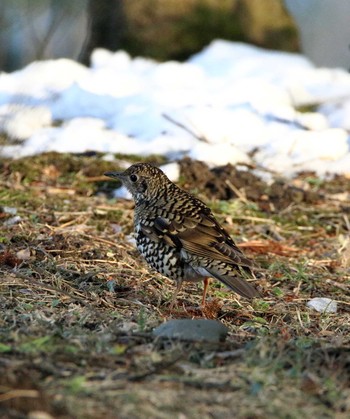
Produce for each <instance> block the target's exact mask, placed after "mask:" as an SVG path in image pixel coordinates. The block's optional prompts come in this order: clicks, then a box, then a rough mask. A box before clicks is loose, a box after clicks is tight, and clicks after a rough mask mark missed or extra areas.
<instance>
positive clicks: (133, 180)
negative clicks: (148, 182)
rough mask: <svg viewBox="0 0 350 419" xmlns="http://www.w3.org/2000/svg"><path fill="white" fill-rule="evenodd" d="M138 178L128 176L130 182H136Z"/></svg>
mask: <svg viewBox="0 0 350 419" xmlns="http://www.w3.org/2000/svg"><path fill="white" fill-rule="evenodd" d="M137 179H138V177H137V176H136V175H130V180H131V182H136V181H137Z"/></svg>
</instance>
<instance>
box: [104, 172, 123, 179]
mask: <svg viewBox="0 0 350 419" xmlns="http://www.w3.org/2000/svg"><path fill="white" fill-rule="evenodd" d="M104 175H105V176H107V177H111V178H113V179H120V180H121V179H122V178H123V172H105V173H104Z"/></svg>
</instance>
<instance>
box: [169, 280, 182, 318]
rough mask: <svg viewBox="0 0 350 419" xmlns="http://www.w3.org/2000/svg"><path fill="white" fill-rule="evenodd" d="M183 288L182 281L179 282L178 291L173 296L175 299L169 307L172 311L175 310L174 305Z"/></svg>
mask: <svg viewBox="0 0 350 419" xmlns="http://www.w3.org/2000/svg"><path fill="white" fill-rule="evenodd" d="M181 286H182V281H177V284H176V290H175V292H174V294H173V298H172V299H171V301H170V306H169V309H170V311H171V310H172V309H173V308H174V305H175V302H176V299H177V294H178V293H179V291H180V289H181Z"/></svg>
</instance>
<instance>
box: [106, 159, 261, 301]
mask: <svg viewBox="0 0 350 419" xmlns="http://www.w3.org/2000/svg"><path fill="white" fill-rule="evenodd" d="M104 175H105V176H107V177H110V178H113V179H117V180H119V181H121V182H122V184H123V185H124V186H125V187H126V188H127V189H128V190H129V192H130V193H131V195H132V198H133V199H134V201H135V209H134V230H135V238H136V245H137V248H138V250H139V252H140V253H141V255H142V256H143V258H144V259H145V260H146V262H147V263H148V265H150V266H151V267H152V268H153V269H155V270H156V271H158V272H159V273H160V274H162V275H164V276H166V277H168V278H170V279H172V280H175V282H176V284H177V286H176V290H175V293H174V295H173V298H172V300H171V304H170V308H172V307H173V305H174V303H175V301H176V299H177V295H178V292H179V291H180V289H181V286H182V283H183V281H191V282H200V281H203V282H204V289H203V296H202V306H205V301H206V294H207V289H208V284H209V278H215V279H217V280H219V281H220V282H222V283H223V284H225V285H226V286H227V287H228V288H230V289H231V290H233V291H234V292H236V293H237V294H239V295H241V296H242V297H245V298H247V299H253V298H255V297H259V296H260V293H259V292H258V291H257V289H256V288H255V287H253V285H251V284H250V283H249V282H247V280H246V279H245V278H246V277H247V276H249V275H253V271H252V269H253V267H254V264H253V262H252V260H251V259H249V258H248V257H246V256H245V255H244V254H243V252H242V251H241V250H240V249H239V248H238V247H237V245H236V244H235V242H234V240H233V239H232V238H231V236H230V235H229V234H228V232H227V231H226V230H225V229H224V228H223V227H222V226H221V225H220V223H219V222H218V221H217V219H216V218H215V216H214V214H213V213H212V211H211V209H210V208H209V207H208V206H207V205H206V204H205V203H204V202H203V201H201V200H200V199H198V198H197V197H195V196H194V195H192V194H190V193H189V192H187V191H185V190H184V189H181V188H180V187H178V186H177V185H176V184H175V183H173V182H172V181H170V180H169V178H168V177H167V176H166V175H165V173H164V172H163V171H162V170H161V169H159V168H158V167H156V166H153V165H151V164H149V163H135V164H133V165H132V166H130V167H129V168H128V169H126V170H125V171H122V172H114V171H110V172H105V173H104Z"/></svg>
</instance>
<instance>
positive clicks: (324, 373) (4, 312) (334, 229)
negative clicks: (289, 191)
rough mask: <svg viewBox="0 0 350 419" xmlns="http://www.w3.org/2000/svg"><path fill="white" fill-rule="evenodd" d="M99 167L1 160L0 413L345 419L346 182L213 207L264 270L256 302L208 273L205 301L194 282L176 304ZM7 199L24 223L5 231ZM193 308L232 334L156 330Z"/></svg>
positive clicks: (349, 205) (348, 366) (128, 209)
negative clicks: (201, 339) (326, 304)
mask: <svg viewBox="0 0 350 419" xmlns="http://www.w3.org/2000/svg"><path fill="white" fill-rule="evenodd" d="M60 159H63V161H64V162H65V166H62V164H61V163H62V162H60ZM108 164H110V163H107V162H102V161H101V160H100V158H99V157H98V156H94V157H79V158H78V157H76V156H68V155H65V156H61V157H59V156H57V155H55V156H54V157H52V156H51V155H47V156H40V157H36V158H27V159H25V160H23V161H13V162H12V161H3V162H2V163H1V162H0V168H2V175H0V204H1V207H2V209H1V210H0V226H1V230H0V306H1V317H0V412H1V413H2V415H1V416H2V417H11V418H17V417H26V415H27V414H29V413H30V412H32V415H33V412H35V411H45V412H47V414H49V415H52V417H55V418H73V417H74V418H99V417H118V418H149V417H154V418H185V417H188V418H192V417H193V418H195V417H203V418H213V417H233V416H235V417H240V418H248V417H249V418H265V417H266V418H267V417H290V418H294V417H295V418H297V417H301V416H304V417H310V418H311V417H339V418H340V417H344V418H345V417H348V415H349V412H350V390H349V388H350V386H349V384H350V374H349V371H350V363H349V362H350V312H349V306H350V297H349V288H350V281H349V279H350V275H349V258H348V257H347V254H348V252H349V240H348V237H349V219H348V214H349V212H350V211H349V209H350V201H349V199H348V198H347V196H346V195H342V197H340V196H339V191H338V190H337V182H338V184H341V189H342V190H343V191H344V192H347V193H349V187H348V186H347V187H348V189H347V190H344V183H342V182H343V179H341V178H340V179H338V180H337V179H336V180H334V181H333V182H329V184H327V183H326V182H324V183H322V186H321V187H320V186H319V183H317V185H318V186H317V188H319V189H318V192H319V193H320V195H319V196H320V197H321V196H322V199H321V198H320V199H319V200H318V201H316V202H313V203H305V202H301V203H300V202H298V203H293V202H290V205H288V206H286V208H285V209H284V210H281V211H276V212H271V211H267V210H266V208H267V207H266V205H264V206H262V205H260V204H259V203H256V202H252V201H250V200H244V201H243V200H233V201H226V202H224V201H211V202H210V204H211V205H212V207H213V209H214V211H215V212H216V214H217V215H218V217H219V218H220V220H221V221H222V222H223V223H225V226H226V227H227V229H228V230H229V231H230V233H232V235H233V236H234V237H237V241H238V242H241V243H242V248H243V249H244V251H245V252H246V253H247V254H248V255H249V256H250V257H252V258H254V259H255V261H256V263H257V265H258V266H259V267H260V269H258V271H257V277H258V281H257V283H258V284H259V287H260V290H261V292H262V294H263V298H262V299H261V300H259V301H256V302H254V303H253V304H250V303H249V302H247V301H245V300H244V299H240V298H239V297H237V296H236V295H234V294H233V293H231V292H229V291H227V290H226V289H225V288H224V287H222V286H220V284H218V283H217V282H214V281H213V282H212V286H211V290H210V296H209V297H210V298H209V302H208V305H207V308H206V309H205V310H204V311H201V310H200V308H199V307H200V301H201V289H200V285H199V286H197V285H192V284H186V285H185V287H184V288H183V290H182V291H181V292H180V294H179V299H178V302H179V304H178V307H177V308H176V309H174V310H173V311H172V312H170V311H169V309H168V303H169V301H170V299H171V297H172V293H173V291H174V285H173V283H172V282H171V281H169V280H168V279H165V278H163V277H162V276H160V275H158V274H157V273H154V272H151V271H149V270H148V268H147V267H146V266H145V264H144V262H143V261H142V260H141V259H140V257H139V255H138V253H137V251H136V250H135V248H134V246H133V245H132V244H131V243H130V237H129V235H130V233H131V232H132V214H133V208H132V204H131V203H130V202H127V201H115V200H111V199H107V197H106V193H108V191H109V190H111V184H110V183H108V181H104V180H103V178H101V173H102V172H103V171H104V170H108V169H110V167H107V166H108ZM62 167H64V169H62ZM91 179H95V180H93V181H92V180H91ZM303 181H304V180H300V179H299V184H300V182H303ZM345 185H346V183H345ZM190 186H191V185H190ZM192 187H193V185H192ZM190 188H191V187H190ZM99 191H104V193H102V194H101V193H99ZM243 196H244V195H243ZM201 197H202V198H204V199H205V196H203V195H202V196H201ZM264 199H265V200H266V197H265V198H264ZM206 200H207V199H206ZM207 201H208V200H207ZM4 206H9V207H13V208H16V209H17V215H19V216H20V217H21V221H20V222H19V223H17V224H14V225H9V226H8V225H6V223H8V222H9V220H10V219H11V217H13V215H11V214H9V213H8V212H7V210H6V209H4V208H3V207H4ZM267 227H268V228H267ZM276 237H279V238H280V239H282V240H280V241H277V239H276ZM315 296H326V297H331V298H333V299H334V300H336V301H338V312H337V313H329V314H321V313H318V312H316V311H313V310H311V309H309V308H307V307H306V302H307V301H308V300H309V299H310V298H312V297H315ZM195 317H198V318H200V317H208V318H216V319H218V320H220V321H221V322H222V323H224V324H225V325H226V326H228V327H229V330H230V333H229V337H228V338H227V340H226V342H224V343H222V344H220V345H216V346H213V345H209V344H199V343H180V342H164V341H160V340H157V339H155V338H154V337H153V336H152V333H151V332H152V329H153V328H154V327H156V326H158V325H159V324H160V323H162V322H163V321H165V320H167V319H170V318H195ZM32 417H35V416H32Z"/></svg>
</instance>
